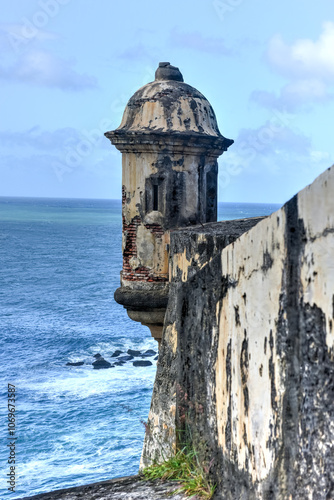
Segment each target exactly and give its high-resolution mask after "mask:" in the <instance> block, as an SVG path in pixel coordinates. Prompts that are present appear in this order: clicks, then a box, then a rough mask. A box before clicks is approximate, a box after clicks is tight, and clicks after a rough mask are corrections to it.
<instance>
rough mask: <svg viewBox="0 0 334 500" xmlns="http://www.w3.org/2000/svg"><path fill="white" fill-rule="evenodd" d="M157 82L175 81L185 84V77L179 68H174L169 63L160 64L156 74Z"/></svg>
mask: <svg viewBox="0 0 334 500" xmlns="http://www.w3.org/2000/svg"><path fill="white" fill-rule="evenodd" d="M155 79H156V80H174V81H176V82H183V76H182V73H181V71H180V70H179V68H177V67H176V66H172V65H171V64H170V63H169V62H160V63H159V67H158V69H157V70H156V72H155Z"/></svg>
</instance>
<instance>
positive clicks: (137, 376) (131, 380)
mask: <svg viewBox="0 0 334 500" xmlns="http://www.w3.org/2000/svg"><path fill="white" fill-rule="evenodd" d="M277 208H279V205H267V204H266V205H264V204H242V203H239V204H238V203H233V204H232V203H224V204H220V205H219V218H220V219H221V220H222V219H234V218H243V217H253V216H256V215H266V214H269V213H271V212H273V211H274V210H276V209H277ZM121 265H122V257H121V203H120V201H118V200H63V199H62V200H58V199H23V198H22V199H20V198H0V303H1V310H0V319H1V340H0V347H1V354H2V374H1V393H2V404H1V420H0V421H1V422H2V424H1V429H0V433H1V443H2V446H1V450H0V461H1V468H0V469H1V477H0V481H1V491H0V496H1V498H7V497H11V498H13V499H14V498H19V497H22V496H25V495H33V494H37V493H42V492H46V491H51V490H54V489H60V488H66V487H71V486H76V485H79V484H84V483H90V482H95V481H102V480H105V479H110V478H113V477H119V476H124V475H130V474H135V473H136V472H137V470H138V465H139V460H140V453H141V448H142V442H143V437H144V430H145V429H144V426H143V424H142V422H141V421H145V420H146V419H147V415H148V411H149V406H150V399H151V393H152V388H153V382H154V376H155V370H156V366H155V362H153V365H152V366H149V367H145V368H136V367H133V365H132V363H127V364H125V365H124V366H122V367H115V368H112V369H109V370H93V369H92V365H91V363H92V362H93V361H94V358H93V355H94V354H96V353H101V354H102V355H103V356H104V357H105V358H106V359H109V360H110V356H111V354H112V353H113V352H114V351H115V350H116V349H120V350H122V351H126V350H127V349H129V348H131V349H138V350H141V351H144V350H146V349H154V350H157V346H156V342H155V341H154V340H153V339H152V338H151V336H150V332H149V330H148V329H147V328H145V327H143V326H141V325H140V324H137V323H135V322H133V321H131V320H130V319H129V318H128V317H127V314H126V312H125V310H124V309H123V308H122V307H121V306H119V305H118V304H116V303H115V301H114V299H113V292H114V290H115V289H116V288H117V287H118V286H119V271H120V269H121ZM152 360H153V359H152ZM75 361H84V365H82V366H78V367H69V366H66V363H67V362H75ZM8 383H10V384H14V385H15V387H16V395H17V397H16V402H15V405H16V413H15V417H16V437H17V441H16V449H15V452H16V464H15V466H16V470H15V472H16V492H15V494H13V493H12V492H9V491H8V490H7V483H6V481H7V477H6V474H7V473H8V472H9V470H8V467H9V465H8V463H7V460H8V447H6V443H7V442H8V440H7V438H8V432H7V406H6V397H7V384H8Z"/></svg>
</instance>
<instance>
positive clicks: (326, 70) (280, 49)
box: [251, 22, 334, 112]
mask: <svg viewBox="0 0 334 500" xmlns="http://www.w3.org/2000/svg"><path fill="white" fill-rule="evenodd" d="M267 60H268V63H269V64H270V66H271V67H272V68H273V69H274V70H275V71H277V72H278V73H280V74H281V75H282V76H284V77H286V78H287V79H288V82H287V83H286V84H285V85H284V86H283V87H282V88H281V89H280V91H279V93H278V94H275V93H274V92H272V91H266V90H256V91H254V92H252V94H251V99H252V100H253V101H255V102H257V103H258V104H260V105H261V106H264V107H266V108H276V109H280V110H286V111H289V112H291V111H295V110H297V109H299V108H303V109H307V108H309V107H310V105H313V104H323V103H325V102H328V101H329V100H331V99H333V97H334V94H333V91H332V86H333V85H334V23H332V22H326V23H324V24H323V29H322V33H321V34H320V36H319V38H318V40H315V41H313V40H311V39H308V38H305V39H299V40H296V41H295V42H294V43H292V44H291V45H288V44H287V43H285V42H284V40H283V39H282V37H281V36H280V35H276V36H274V37H273V38H272V39H271V40H270V42H269V47H268V51H267Z"/></svg>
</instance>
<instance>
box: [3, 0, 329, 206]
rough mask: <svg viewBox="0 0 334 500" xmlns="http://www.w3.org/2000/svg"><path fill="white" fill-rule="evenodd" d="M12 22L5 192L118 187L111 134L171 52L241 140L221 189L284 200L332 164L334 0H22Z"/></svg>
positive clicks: (112, 190)
mask: <svg viewBox="0 0 334 500" xmlns="http://www.w3.org/2000/svg"><path fill="white" fill-rule="evenodd" d="M1 10H2V12H1V14H2V15H1V21H0V61H1V62H0V86H1V91H0V117H1V121H0V151H1V163H0V196H41V197H76V198H120V193H121V157H120V153H118V152H117V151H116V150H115V148H114V147H113V146H111V144H110V142H109V141H108V140H107V139H105V138H104V137H103V132H105V131H107V130H112V129H114V128H116V127H117V126H118V125H119V123H120V121H121V117H122V113H123V110H124V107H125V105H126V103H127V101H128V99H129V98H130V97H131V95H132V94H133V93H134V92H135V91H136V90H137V89H138V88H139V87H141V86H142V85H144V84H145V83H148V82H149V81H152V80H153V79H154V72H155V69H156V67H157V66H158V63H159V61H170V62H171V64H173V65H175V66H178V67H179V68H180V70H181V72H182V73H183V76H184V80H185V81H186V82H187V83H189V84H190V85H192V86H194V87H196V88H197V89H198V90H200V91H201V92H202V93H203V94H204V95H205V96H206V97H207V98H208V99H209V101H210V102H211V104H212V106H213V108H214V110H215V112H216V116H217V120H218V124H219V128H220V131H221V133H222V134H223V135H225V136H226V137H228V138H231V139H234V140H235V144H234V145H233V146H231V147H230V149H229V151H228V152H226V153H224V155H223V156H221V158H220V160H219V172H220V173H219V199H220V201H238V202H243V201H244V202H275V203H283V202H284V201H286V200H288V199H289V198H290V197H291V196H293V195H294V194H295V193H296V192H297V191H299V190H300V189H302V188H303V187H304V186H306V185H307V184H309V183H310V182H312V181H313V179H314V178H315V177H316V176H317V175H318V174H320V173H321V172H322V171H323V170H325V169H326V168H328V167H329V166H331V165H332V163H333V156H334V141H333V133H332V130H331V126H330V123H331V121H330V117H331V118H332V117H333V116H334V88H333V87H334V9H333V4H332V0H319V2H314V0H293V1H291V0H289V1H288V0H281V1H280V2H268V1H264V0H208V1H206V0H198V1H197V2H195V1H194V0H192V1H190V0H179V1H176V0H170V1H169V2H159V1H155V2H152V1H149V0H142V1H139V0H137V1H133V0H131V1H130V0H123V2H116V1H114V0H95V1H94V2H93V1H92V0H38V1H34V0H15V2H3V5H2V8H1Z"/></svg>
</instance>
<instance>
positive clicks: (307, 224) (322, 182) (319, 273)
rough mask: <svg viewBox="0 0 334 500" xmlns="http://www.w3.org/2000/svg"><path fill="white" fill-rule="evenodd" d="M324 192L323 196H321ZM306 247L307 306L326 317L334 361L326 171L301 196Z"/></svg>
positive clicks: (333, 196)
mask: <svg viewBox="0 0 334 500" xmlns="http://www.w3.org/2000/svg"><path fill="white" fill-rule="evenodd" d="M319 192H321V196H319ZM298 212H299V213H300V214H302V216H303V224H304V228H305V246H304V252H303V255H302V259H301V264H302V265H301V283H302V292H303V301H304V303H305V304H306V303H308V304H310V306H313V305H316V306H318V307H320V308H321V310H322V311H323V313H324V314H325V317H326V344H327V347H328V350H329V351H330V352H331V356H332V358H333V359H334V258H333V251H332V250H333V248H334V177H333V175H331V171H330V170H327V171H326V172H325V173H324V174H322V175H321V176H320V177H318V178H317V179H316V180H315V181H314V183H313V184H312V186H308V187H307V188H305V189H304V190H303V191H302V192H301V193H299V195H298Z"/></svg>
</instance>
